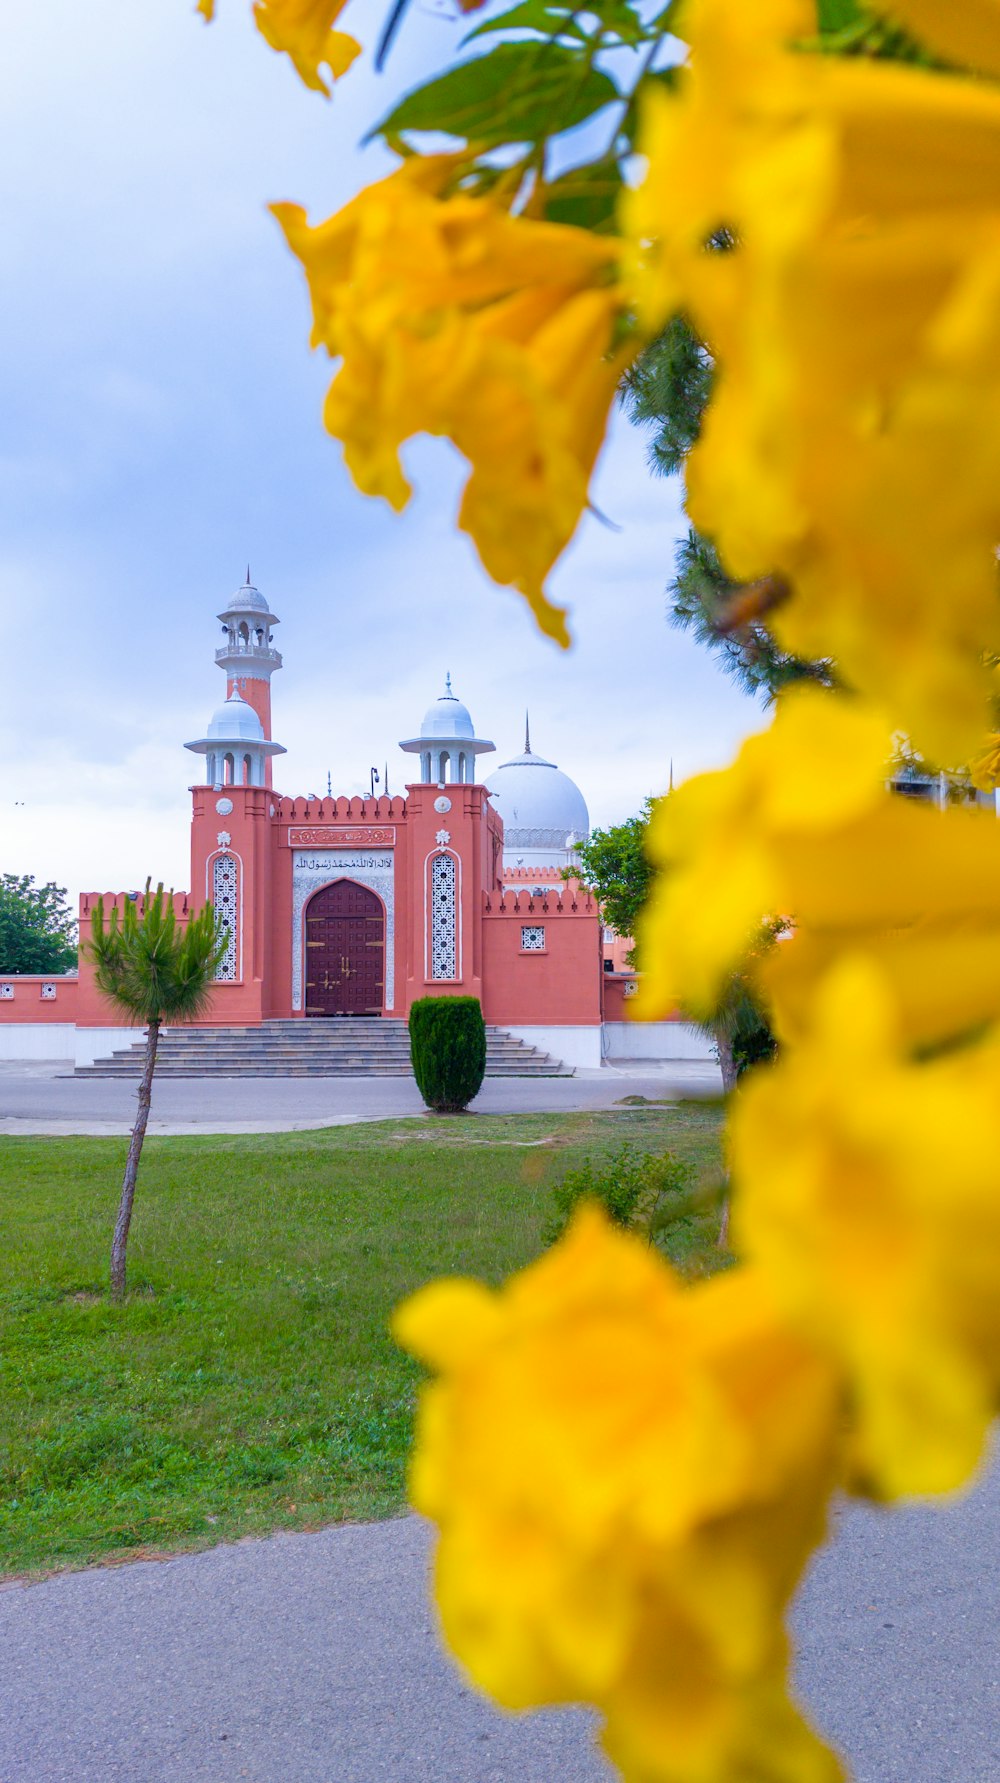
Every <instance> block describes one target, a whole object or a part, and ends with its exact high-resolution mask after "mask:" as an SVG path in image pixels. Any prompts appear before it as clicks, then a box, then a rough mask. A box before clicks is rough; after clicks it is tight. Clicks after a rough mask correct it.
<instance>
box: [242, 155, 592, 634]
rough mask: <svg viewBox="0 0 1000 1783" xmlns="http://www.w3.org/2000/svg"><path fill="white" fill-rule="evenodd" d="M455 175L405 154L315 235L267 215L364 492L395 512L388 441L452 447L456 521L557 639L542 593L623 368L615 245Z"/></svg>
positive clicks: (453, 167) (568, 531) (402, 497)
mask: <svg viewBox="0 0 1000 1783" xmlns="http://www.w3.org/2000/svg"><path fill="white" fill-rule="evenodd" d="M460 165H461V164H460V162H459V161H457V160H456V159H455V158H453V157H450V156H443V155H442V156H436V157H425V158H416V157H414V158H413V159H411V160H408V161H405V162H404V163H403V165H402V166H401V167H400V168H398V169H397V171H396V172H395V173H393V174H390V176H389V177H388V178H387V179H384V180H382V181H381V182H380V183H379V184H378V185H375V186H372V187H369V188H368V189H367V190H366V191H364V192H362V193H361V194H360V195H359V196H358V197H357V198H355V199H354V200H352V202H351V203H350V204H348V205H347V206H346V207H345V209H344V210H342V211H340V212H339V213H338V214H337V215H336V216H334V217H331V218H329V219H328V221H327V222H325V223H321V224H319V225H318V226H317V227H314V228H310V227H309V225H308V224H307V222H306V218H305V213H304V212H303V211H302V210H301V209H300V207H299V206H297V205H292V204H278V205H274V206H273V207H272V208H273V210H274V214H275V216H276V217H277V219H278V221H279V222H280V224H281V226H282V228H283V229H284V231H285V235H286V238H287V240H288V244H289V246H290V248H291V249H292V251H293V253H295V254H296V255H297V256H298V258H299V259H300V260H301V262H302V264H303V267H304V268H305V272H306V276H307V278H308V281H309V290H310V295H311V297H312V306H313V322H314V326H313V335H312V339H313V345H314V346H324V347H325V348H326V349H327V351H328V352H329V353H330V354H331V355H332V356H333V357H334V358H338V359H340V360H341V361H342V364H341V367H340V370H339V371H338V373H337V375H336V377H335V378H334V380H333V383H332V385H331V386H330V392H329V395H328V397H327V401H326V408H325V411H324V419H325V422H326V426H327V428H328V429H329V431H330V433H332V434H333V435H334V436H335V438H337V439H340V440H342V441H343V442H344V452H345V458H346V461H347V465H348V468H349V469H350V471H351V474H352V476H353V477H354V480H355V482H356V483H357V485H358V487H359V488H360V489H362V490H363V491H364V492H365V493H366V494H368V495H381V496H384V497H385V498H386V500H387V501H389V502H391V504H392V506H393V507H395V508H401V507H403V506H404V505H405V503H406V502H407V501H408V499H409V496H410V494H411V490H410V485H409V483H408V482H407V480H406V477H405V476H404V474H403V470H402V467H401V465H400V461H399V448H400V446H401V445H402V444H403V442H404V441H405V440H408V439H410V438H412V437H413V435H415V434H417V433H431V434H446V435H447V436H448V437H449V438H451V439H452V440H453V441H454V443H455V445H456V446H457V447H458V449H459V451H460V452H462V453H463V454H464V456H465V457H466V458H467V459H468V461H469V463H470V465H471V467H472V474H471V476H470V478H469V481H468V484H467V486H466V489H465V495H464V498H463V501H462V507H461V512H460V515H459V524H460V526H462V527H463V529H464V530H465V531H466V532H468V533H469V534H470V535H471V537H472V539H473V540H474V542H475V545H476V548H477V550H478V552H479V555H480V557H481V559H482V561H483V564H484V566H485V568H486V569H487V571H488V572H489V574H490V575H491V576H492V577H493V578H494V580H495V581H497V582H500V583H507V584H512V585H513V586H515V587H516V588H518V589H520V591H521V592H522V593H523V594H524V595H525V596H526V598H527V599H528V601H529V603H530V605H531V607H532V610H533V611H534V613H535V615H536V617H537V619H538V622H539V624H540V625H541V627H542V629H543V630H544V631H546V632H547V633H548V634H549V635H550V636H551V637H554V638H555V639H557V640H558V641H559V642H561V643H565V642H566V641H567V633H566V624H565V617H564V614H563V611H562V609H560V608H558V607H555V606H553V605H552V604H551V603H550V602H549V601H548V600H547V598H546V596H545V592H544V584H545V578H546V577H547V575H548V573H549V570H550V569H551V567H552V565H553V563H554V562H555V560H556V558H557V557H558V556H559V554H560V553H561V552H562V550H563V549H564V547H565V546H566V544H567V542H568V541H569V539H570V537H571V536H572V534H573V531H574V529H575V527H576V525H577V522H578V520H579V518H580V515H581V513H582V511H583V509H584V507H585V506H586V503H587V489H588V484H589V481H590V475H591V472H592V470H593V467H594V461H595V459H596V457H597V453H598V451H599V449H600V445H601V441H602V439H603V436H604V429H605V423H606V419H607V414H608V410H609V408H610V406H611V403H612V401H613V398H614V394H615V389H616V386H617V384H618V380H619V378H620V376H621V372H622V370H623V367H624V364H625V362H626V354H625V353H623V351H622V350H617V349H616V348H615V345H614V339H615V324H616V319H617V317H618V315H619V312H620V310H621V305H622V299H621V295H620V293H619V292H618V290H617V289H616V288H615V286H614V284H613V282H612V281H613V278H614V274H615V263H616V258H617V253H618V248H617V244H616V243H613V242H609V241H607V240H602V239H600V238H598V237H596V236H593V235H591V234H589V233H588V232H587V231H586V230H583V229H574V228H570V227H565V226H561V225H559V224H551V223H545V222H541V221H537V220H534V219H532V218H529V217H522V216H512V215H511V214H510V212H509V211H508V209H507V208H505V205H504V203H503V201H502V199H501V198H500V197H498V196H497V195H495V194H494V195H491V196H488V197H482V196H473V195H469V194H466V193H463V192H462V191H461V190H456V189H455V180H456V178H457V177H458V174H459V172H460Z"/></svg>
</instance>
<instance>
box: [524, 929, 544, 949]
mask: <svg viewBox="0 0 1000 1783" xmlns="http://www.w3.org/2000/svg"><path fill="white" fill-rule="evenodd" d="M544 951H545V928H544V925H543V924H542V923H524V924H522V927H521V952H522V953H544Z"/></svg>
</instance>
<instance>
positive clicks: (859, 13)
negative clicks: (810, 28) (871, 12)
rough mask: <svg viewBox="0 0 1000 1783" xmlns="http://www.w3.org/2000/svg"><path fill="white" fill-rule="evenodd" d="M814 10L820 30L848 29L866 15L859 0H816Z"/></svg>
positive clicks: (859, 22)
mask: <svg viewBox="0 0 1000 1783" xmlns="http://www.w3.org/2000/svg"><path fill="white" fill-rule="evenodd" d="M816 12H817V17H818V22H819V28H820V31H821V32H823V33H826V32H831V31H848V30H850V28H851V26H852V25H859V24H861V23H862V21H863V20H864V19H865V18H866V17H867V16H868V15H867V13H866V10H865V8H864V6H862V5H860V4H859V0H817V5H816Z"/></svg>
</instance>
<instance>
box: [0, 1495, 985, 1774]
mask: <svg viewBox="0 0 1000 1783" xmlns="http://www.w3.org/2000/svg"><path fill="white" fill-rule="evenodd" d="M998 1513H1000V1473H996V1474H994V1475H993V1477H992V1479H991V1480H990V1481H989V1482H987V1483H986V1484H985V1485H983V1486H982V1487H980V1489H979V1491H978V1492H977V1493H976V1494H975V1495H974V1496H973V1497H972V1498H970V1499H969V1500H967V1501H964V1502H961V1503H959V1504H956V1505H953V1506H952V1507H950V1508H949V1509H947V1510H946V1511H935V1512H931V1511H925V1510H914V1511H909V1512H906V1513H904V1514H898V1515H895V1516H893V1517H891V1518H890V1517H885V1516H880V1515H878V1514H877V1513H873V1512H870V1511H862V1510H858V1509H856V1508H852V1509H850V1510H848V1511H847V1512H846V1513H844V1514H843V1515H842V1516H841V1517H840V1518H839V1519H838V1530H837V1533H836V1536H835V1539H834V1542H833V1543H832V1545H831V1546H830V1548H828V1549H827V1551H826V1552H825V1553H824V1554H823V1555H822V1556H821V1557H820V1559H819V1561H818V1563H817V1565H816V1567H815V1569H814V1572H813V1574H812V1577H811V1579H810V1581H809V1583H808V1587H807V1590H806V1592H805V1595H804V1598H803V1601H802V1605H801V1609H800V1612H799V1616H798V1622H799V1641H800V1667H799V1669H800V1681H801V1687H802V1689H803V1692H804V1694H805V1696H806V1697H807V1699H808V1701H809V1702H810V1703H811V1704H812V1706H813V1710H814V1712H815V1714H816V1716H817V1719H818V1720H820V1721H821V1722H822V1724H823V1726H824V1728H825V1729H826V1730H827V1731H828V1732H829V1733H830V1734H832V1735H833V1736H835V1737H836V1738H837V1739H838V1740H839V1742H840V1744H841V1747H842V1749H843V1750H844V1751H845V1752H846V1753H847V1754H848V1755H849V1757H850V1758H851V1760H852V1762H853V1764H854V1766H855V1770H854V1776H855V1778H856V1783H996V1779H997V1778H998V1777H1000V1702H998V1698H997V1675H998V1668H997V1652H996V1636H997V1624H998V1616H997V1611H998V1608H1000V1604H998V1589H997V1567H998V1561H1000V1533H998V1532H1000V1515H998ZM426 1557H427V1535H426V1532H425V1530H424V1527H423V1526H422V1525H421V1524H420V1523H419V1522H418V1521H417V1520H416V1519H415V1518H412V1517H411V1518H406V1519H404V1520H401V1521H399V1522H395V1523H380V1524H369V1525H361V1526H353V1527H346V1528H339V1529H329V1530H325V1531H323V1532H321V1533H320V1534H317V1535H291V1536H277V1537H275V1538H273V1539H271V1540H269V1541H263V1542H252V1543H251V1542H247V1543H240V1544H237V1545H235V1546H232V1547H223V1548H216V1549H213V1550H211V1551H210V1552H208V1553H206V1554H200V1555H194V1556H190V1557H186V1558H181V1559H178V1560H172V1561H169V1562H165V1563H162V1564H154V1563H149V1562H140V1563H135V1564H133V1565H131V1566H127V1567H122V1568H113V1569H103V1570H101V1569H98V1570H95V1571H92V1572H87V1573H75V1574H62V1575H61V1576H59V1577H57V1578H53V1579H50V1580H47V1581H45V1582H44V1583H42V1584H38V1585H31V1586H11V1587H9V1588H8V1589H6V1590H2V1591H0V1783H236V1780H237V1779H241V1778H247V1779H250V1780H251V1783H380V1780H383V1779H384V1780H387V1783H606V1779H607V1778H608V1775H609V1773H608V1771H607V1769H606V1768H605V1767H604V1765H603V1764H602V1762H601V1760H600V1758H599V1757H598V1755H597V1754H596V1752H595V1750H594V1746H593V1741H592V1736H591V1731H590V1725H589V1723H588V1721H587V1719H586V1718H585V1717H584V1716H583V1715H581V1714H579V1713H578V1712H568V1713H547V1714H545V1715H539V1716H531V1717H523V1718H521V1717H516V1718H515V1717H508V1716H502V1715H500V1714H498V1713H496V1712H495V1711H494V1710H492V1709H491V1708H489V1707H487V1705H486V1704H485V1703H483V1702H482V1701H481V1700H480V1699H479V1698H478V1697H476V1696H475V1695H473V1694H472V1693H471V1692H470V1691H468V1690H467V1689H466V1688H465V1686H464V1685H463V1684H462V1683H461V1681H460V1680H459V1678H458V1677H457V1675H456V1674H455V1673H454V1672H453V1670H452V1669H451V1667H450V1666H449V1665H448V1663H447V1661H445V1660H444V1659H443V1657H442V1656H441V1655H440V1653H439V1652H438V1649H437V1646H436V1643H435V1640H434V1636H433V1631H432V1626H431V1617H430V1612H429V1610H428V1607H427V1602H426V1596H425V1591H424V1577H425V1569H426Z"/></svg>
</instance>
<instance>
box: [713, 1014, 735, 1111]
mask: <svg viewBox="0 0 1000 1783" xmlns="http://www.w3.org/2000/svg"><path fill="white" fill-rule="evenodd" d="M712 1038H713V1040H714V1041H715V1050H716V1052H717V1053H718V1055H719V1069H720V1070H721V1072H722V1088H723V1090H724V1092H725V1094H726V1095H727V1096H728V1095H729V1092H730V1090H734V1089H735V1088H736V1079H737V1076H738V1072H737V1070H736V1066H735V1064H734V1063H733V1043H732V1040H731V1038H730V1036H729V1035H728V1034H727V1033H726V1031H725V1029H724V1028H723V1027H722V1025H721V1024H720V1025H719V1027H717V1028H713V1030H712Z"/></svg>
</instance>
